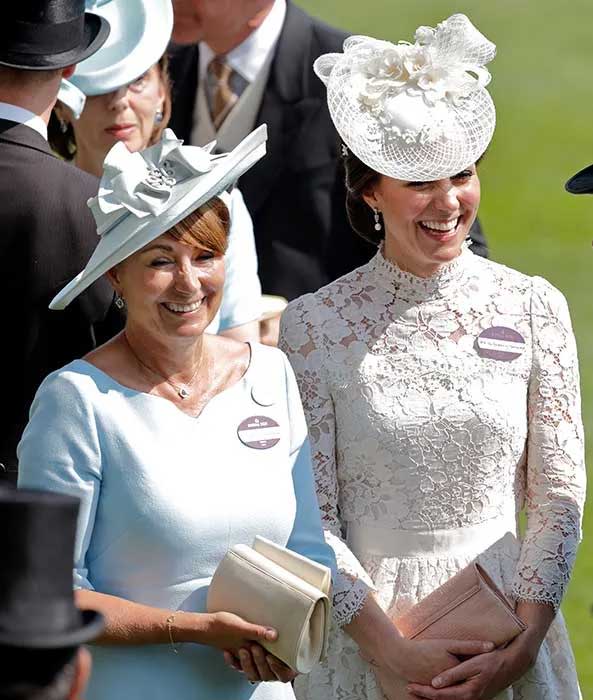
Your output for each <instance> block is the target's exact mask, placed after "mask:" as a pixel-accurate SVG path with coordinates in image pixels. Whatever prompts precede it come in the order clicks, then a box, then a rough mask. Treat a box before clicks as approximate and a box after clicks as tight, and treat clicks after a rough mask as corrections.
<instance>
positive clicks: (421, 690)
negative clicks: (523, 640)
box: [408, 649, 529, 700]
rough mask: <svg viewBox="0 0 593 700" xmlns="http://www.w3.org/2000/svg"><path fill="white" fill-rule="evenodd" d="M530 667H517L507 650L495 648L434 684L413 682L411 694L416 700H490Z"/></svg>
mask: <svg viewBox="0 0 593 700" xmlns="http://www.w3.org/2000/svg"><path fill="white" fill-rule="evenodd" d="M528 668H529V665H528V664H525V665H524V666H523V667H521V666H520V665H519V664H516V663H515V662H514V659H513V658H512V656H509V653H508V649H496V650H495V651H492V652H490V653H488V654H481V655H480V656H474V657H473V658H472V659H469V660H468V661H464V662H463V663H461V664H459V665H458V666H455V667H454V668H451V669H449V670H447V671H444V672H443V673H441V674H439V675H438V676H437V677H436V678H435V679H434V680H433V681H432V685H420V684H416V683H410V684H409V685H408V691H409V692H410V693H411V694H412V697H414V698H427V699H428V700H488V698H493V697H495V696H496V695H497V694H498V693H500V692H501V691H503V690H504V689H505V688H508V687H509V686H510V685H512V683H513V682H514V681H516V680H517V679H519V678H520V677H521V676H522V675H523V674H524V673H525V672H526V671H527V670H528Z"/></svg>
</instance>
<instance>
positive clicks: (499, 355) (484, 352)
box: [476, 326, 525, 362]
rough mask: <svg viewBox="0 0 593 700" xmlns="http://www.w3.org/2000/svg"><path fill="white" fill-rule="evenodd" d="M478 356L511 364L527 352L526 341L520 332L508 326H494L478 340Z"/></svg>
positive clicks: (483, 332)
mask: <svg viewBox="0 0 593 700" xmlns="http://www.w3.org/2000/svg"><path fill="white" fill-rule="evenodd" d="M476 344H477V346H478V355H479V356H480V357H486V358H488V359H490V360H501V361H502V362H510V361H511V360H516V359H517V358H518V357H521V355H522V354H523V353H524V352H525V339H524V338H523V336H522V335H521V333H519V332H518V331H516V330H514V329H512V328H507V327H506V326H492V327H491V328H486V330H485V331H482V332H481V333H480V335H479V336H478V337H477V339H476Z"/></svg>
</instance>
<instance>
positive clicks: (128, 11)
mask: <svg viewBox="0 0 593 700" xmlns="http://www.w3.org/2000/svg"><path fill="white" fill-rule="evenodd" d="M95 12H97V13H98V14H99V15H100V16H101V17H102V18H103V19H104V20H106V21H107V22H108V23H109V25H110V27H111V34H110V35H109V37H108V39H107V41H106V42H105V45H104V46H103V47H102V49H101V51H98V52H97V53H96V54H95V55H93V56H92V57H90V58H89V60H87V61H84V62H79V64H78V65H77V66H76V71H75V72H74V75H73V76H72V77H71V78H70V82H71V83H72V84H73V85H74V86H75V87H77V88H78V89H79V90H81V91H82V92H83V93H84V94H85V95H87V96H92V95H103V94H106V93H109V92H113V91H114V90H117V89H119V88H120V87H122V86H123V85H127V84H129V83H131V82H132V81H134V80H136V79H137V78H138V77H139V76H141V75H142V74H143V73H145V72H146V71H147V70H148V69H149V68H151V66H153V65H154V64H155V63H157V62H158V61H159V60H160V59H161V58H162V56H163V54H164V53H165V52H166V50H167V46H168V45H169V41H170V40H171V34H172V32H173V5H172V3H171V0H148V1H147V0H125V2H116V1H113V2H107V3H104V4H103V5H100V6H99V7H98V8H96V9H95ZM155 17H158V18H159V19H158V22H155V21H154V18H155ZM124 30H125V31H124Z"/></svg>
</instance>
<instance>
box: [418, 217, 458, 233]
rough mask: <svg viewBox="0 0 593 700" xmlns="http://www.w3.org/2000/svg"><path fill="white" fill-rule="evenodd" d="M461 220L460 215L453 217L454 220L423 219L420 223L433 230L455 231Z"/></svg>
mask: <svg viewBox="0 0 593 700" xmlns="http://www.w3.org/2000/svg"><path fill="white" fill-rule="evenodd" d="M458 222H459V217H458V218H457V219H453V221H421V222H420V223H421V224H422V226H424V227H425V228H430V229H432V230H433V231H443V232H447V231H453V230H454V229H455V228H456V227H457V223H458Z"/></svg>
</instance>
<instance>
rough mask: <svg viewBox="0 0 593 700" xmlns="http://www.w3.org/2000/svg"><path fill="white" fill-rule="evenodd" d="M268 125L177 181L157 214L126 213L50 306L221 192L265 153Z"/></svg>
mask: <svg viewBox="0 0 593 700" xmlns="http://www.w3.org/2000/svg"><path fill="white" fill-rule="evenodd" d="M266 139H267V127H266V125H265V124H262V125H261V126H260V127H258V128H257V129H255V131H253V132H252V133H251V134H249V136H247V137H246V138H245V139H243V141H241V143H240V144H239V145H238V146H237V147H236V148H235V149H233V151H231V152H230V153H229V154H228V155H227V157H226V158H225V159H224V160H222V161H221V162H220V163H219V164H217V165H215V167H213V168H212V170H211V171H210V172H209V173H206V174H205V175H203V176H202V177H201V180H200V182H199V183H196V182H195V179H194V178H190V179H189V180H187V181H186V182H183V183H180V184H179V185H177V187H178V188H179V196H178V197H177V198H176V200H175V202H174V203H173V204H172V205H171V206H170V207H169V208H168V209H166V210H164V211H162V212H161V213H160V214H159V215H158V216H149V217H146V219H139V218H138V217H137V216H135V215H133V214H129V215H127V216H126V217H125V218H124V219H123V220H122V221H121V222H120V223H118V224H116V226H115V228H114V229H112V230H111V231H108V232H107V233H105V234H104V235H102V236H101V239H100V241H99V244H98V245H97V247H96V248H95V251H94V253H93V254H92V256H91V258H90V260H89V261H88V263H87V265H86V267H85V268H84V270H83V271H82V272H81V273H79V274H78V275H77V276H76V277H75V278H74V279H73V280H72V281H71V282H70V283H69V284H67V285H66V286H65V287H64V289H62V291H61V292H59V293H58V294H57V295H56V296H55V297H54V298H53V299H52V301H51V303H50V305H49V308H50V309H53V310H61V309H65V308H66V306H68V304H70V302H71V301H73V300H74V299H75V298H76V297H77V296H78V295H79V294H81V293H82V292H83V291H84V290H85V289H87V288H88V287H89V286H90V285H91V284H92V283H93V282H95V281H96V280H98V279H99V278H100V277H101V276H102V275H104V274H105V273H106V272H107V271H108V270H111V269H112V268H113V267H115V266H116V265H117V264H119V263H120V262H122V261H123V260H125V259H126V258H128V257H129V256H130V255H133V254H134V253H136V252H138V251H139V250H140V249H142V248H144V246H145V245H148V244H149V243H150V242H151V241H154V239H155V238H158V237H159V236H161V235H162V234H163V233H166V232H167V231H168V230H170V229H171V228H172V227H173V226H175V225H176V224H178V223H179V222H180V221H182V220H183V219H184V218H185V217H186V216H188V214H191V212H193V211H195V210H196V209H198V208H199V207H201V206H202V204H205V203H206V202H208V201H209V200H210V199H212V198H213V197H216V196H218V195H220V194H221V193H222V192H224V191H225V190H226V189H227V188H228V187H230V186H231V185H233V184H234V183H235V182H236V181H237V179H238V178H239V177H240V176H241V175H242V174H243V173H244V172H246V171H247V170H249V168H250V167H251V166H252V165H254V164H255V163H257V161H258V160H260V158H263V156H264V155H265V153H266Z"/></svg>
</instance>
